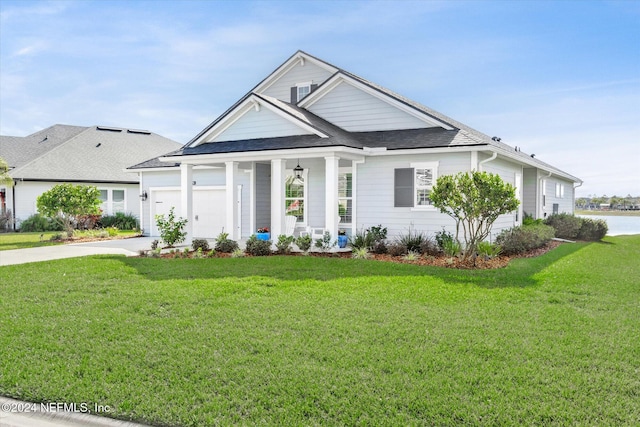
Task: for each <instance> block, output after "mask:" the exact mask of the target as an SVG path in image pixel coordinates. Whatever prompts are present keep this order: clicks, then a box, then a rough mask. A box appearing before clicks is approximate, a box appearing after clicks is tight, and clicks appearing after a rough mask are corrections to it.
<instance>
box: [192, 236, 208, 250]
mask: <svg viewBox="0 0 640 427" xmlns="http://www.w3.org/2000/svg"><path fill="white" fill-rule="evenodd" d="M191 248H192V249H193V250H194V251H197V250H198V249H200V251H201V252H206V251H208V250H209V242H207V239H193V241H192V242H191Z"/></svg>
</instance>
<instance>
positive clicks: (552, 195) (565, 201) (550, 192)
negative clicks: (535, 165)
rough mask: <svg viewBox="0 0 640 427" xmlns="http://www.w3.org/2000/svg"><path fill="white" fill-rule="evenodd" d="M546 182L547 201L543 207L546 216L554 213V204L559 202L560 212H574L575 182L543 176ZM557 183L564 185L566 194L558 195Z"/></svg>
mask: <svg viewBox="0 0 640 427" xmlns="http://www.w3.org/2000/svg"><path fill="white" fill-rule="evenodd" d="M543 179H544V182H545V184H546V186H545V187H546V194H547V196H546V203H545V206H544V208H543V212H544V214H543V215H544V217H545V218H546V217H548V216H549V215H551V214H553V204H554V203H557V204H558V213H568V214H573V209H574V203H573V200H574V199H573V191H574V190H573V183H572V182H571V181H565V180H563V179H560V178H555V177H551V178H543ZM556 184H560V185H563V186H564V196H562V197H556Z"/></svg>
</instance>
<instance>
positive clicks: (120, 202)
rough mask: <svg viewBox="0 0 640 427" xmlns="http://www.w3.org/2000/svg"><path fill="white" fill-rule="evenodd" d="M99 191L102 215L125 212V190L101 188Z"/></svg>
mask: <svg viewBox="0 0 640 427" xmlns="http://www.w3.org/2000/svg"><path fill="white" fill-rule="evenodd" d="M99 191H100V201H101V202H102V203H101V204H100V209H102V215H115V214H116V213H118V212H122V213H124V212H125V211H126V205H125V191H124V190H118V189H104V188H101V189H99Z"/></svg>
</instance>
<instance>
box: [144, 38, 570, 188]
mask: <svg viewBox="0 0 640 427" xmlns="http://www.w3.org/2000/svg"><path fill="white" fill-rule="evenodd" d="M298 54H304V55H307V56H309V57H311V58H314V59H315V60H317V61H320V62H322V63H324V64H326V65H327V66H328V67H329V68H332V69H335V70H337V71H336V72H335V74H334V76H335V75H340V74H341V75H344V76H346V77H348V78H352V79H354V80H356V81H358V82H360V83H361V84H364V85H366V86H368V87H369V88H371V89H373V90H376V91H378V92H380V93H382V94H384V95H386V96H388V97H390V98H392V99H395V100H396V101H398V102H401V103H403V104H405V105H407V106H409V107H411V108H414V109H416V110H417V111H419V112H421V113H423V114H426V115H427V116H431V117H433V118H435V119H437V120H439V121H440V122H443V123H445V124H447V125H449V126H451V127H452V128H454V129H453V130H445V129H442V128H424V129H413V130H395V131H380V132H348V131H346V130H344V129H341V128H339V127H337V126H335V125H333V124H331V123H329V122H327V121H325V120H323V119H321V118H320V117H318V116H315V115H314V114H312V113H310V112H309V111H307V110H305V109H302V108H300V107H298V106H296V105H293V104H289V103H286V102H284V101H281V100H276V101H277V102H276V101H274V100H273V99H269V98H268V97H264V96H262V95H259V94H256V93H254V92H253V90H254V89H256V88H257V87H259V86H260V85H261V84H262V82H264V81H266V80H267V79H268V78H269V77H270V76H271V74H270V75H269V76H268V77H267V78H265V79H264V80H263V81H262V82H261V83H259V84H258V85H257V86H255V87H254V88H253V89H252V90H251V91H249V92H248V93H247V94H246V95H245V96H243V97H242V98H241V99H240V100H239V101H237V102H236V103H235V104H234V105H232V106H231V107H230V108H229V109H228V110H227V111H225V112H224V113H223V114H222V115H220V116H219V117H218V118H216V119H215V120H214V121H213V122H212V123H211V124H209V125H208V126H207V127H206V128H205V129H204V130H202V132H200V133H199V134H198V135H196V136H195V137H194V138H193V139H192V140H191V141H189V143H187V144H186V145H185V146H184V147H183V148H181V149H179V150H177V151H175V152H174V153H170V154H168V155H175V156H181V155H193V154H217V153H220V154H221V153H234V152H244V151H261V150H284V149H293V148H311V147H330V146H346V147H352V148H359V149H362V148H364V147H386V148H387V149H388V150H397V149H416V148H435V147H453V146H478V145H480V146H482V145H485V146H487V149H494V150H496V151H499V152H500V153H501V154H502V155H506V156H508V157H510V158H512V159H515V160H517V161H520V162H523V163H525V164H527V165H530V166H534V167H540V168H543V169H545V170H547V171H552V172H554V173H556V174H559V175H561V176H565V177H567V178H570V179H573V180H574V181H575V182H580V179H579V178H576V177H574V176H572V175H569V174H567V173H566V172H563V171H561V170H559V169H557V168H555V167H554V166H552V165H550V164H548V163H545V162H542V161H540V160H539V159H535V158H532V157H530V156H529V155H527V154H526V153H522V152H520V151H516V150H515V149H514V147H511V146H509V145H507V144H504V143H502V142H501V141H499V140H494V139H492V138H491V137H489V136H488V135H486V134H484V133H482V132H480V131H478V130H476V129H473V128H471V127H469V126H467V125H465V124H463V123H461V122H458V121H457V120H454V119H452V118H451V117H448V116H446V115H444V114H442V113H440V112H438V111H436V110H433V109H431V108H429V107H426V106H424V105H422V104H420V103H418V102H415V101H413V100H411V99H409V98H406V97H404V96H402V95H399V94H397V93H395V92H393V91H391V90H389V89H387V88H384V87H382V86H380V85H377V84H375V83H373V82H370V81H368V80H366V79H364V78H362V77H360V76H357V75H355V74H353V73H350V72H348V71H346V70H343V69H341V68H339V67H336V66H335V65H333V64H330V63H328V62H326V61H323V60H322V59H319V58H317V57H314V56H313V55H309V54H308V53H306V52H303V51H301V50H299V51H297V52H296V53H294V55H293V56H291V57H290V58H289V59H287V61H285V62H284V63H283V65H284V64H286V63H287V62H288V61H289V60H290V59H291V58H293V57H295V56H296V55H298ZM272 74H273V73H272ZM329 80H331V78H330V79H328V80H327V81H329ZM325 83H326V82H325ZM323 84H324V83H323ZM321 87H322V85H320V86H319V87H318V88H317V89H316V90H319V89H320V88H321ZM252 94H253V95H256V96H259V97H261V98H263V99H265V100H267V101H269V102H271V103H272V104H273V105H276V106H277V107H278V108H281V109H282V110H283V111H285V112H287V113H288V114H291V115H292V116H297V117H299V116H300V115H302V116H304V118H305V119H306V121H307V122H308V123H310V124H312V125H313V126H314V127H315V128H317V129H320V130H322V132H324V133H325V134H327V135H329V138H321V137H318V136H315V135H300V136H287V137H280V138H264V139H252V140H242V141H227V142H216V143H204V144H201V145H198V146H196V147H193V148H191V147H189V146H190V145H191V144H192V143H194V142H196V141H197V140H198V139H199V138H200V137H202V136H203V135H204V134H205V133H206V132H208V131H209V130H210V129H211V128H212V127H214V126H215V125H216V124H217V123H219V122H220V121H221V120H223V119H224V118H225V117H226V116H227V115H228V114H229V113H231V112H232V111H233V110H234V109H235V108H236V107H237V106H238V105H240V104H241V103H242V102H243V101H245V100H246V99H247V98H248V97H250V96H251V95H252ZM294 112H295V113H296V114H292V113H294ZM148 164H162V162H159V161H158V160H157V159H153V162H152V163H148ZM171 165H173V164H171ZM137 166H138V167H144V166H142V164H141V165H137ZM146 167H151V166H146Z"/></svg>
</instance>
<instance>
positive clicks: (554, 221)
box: [544, 213, 582, 239]
mask: <svg viewBox="0 0 640 427" xmlns="http://www.w3.org/2000/svg"><path fill="white" fill-rule="evenodd" d="M544 223H545V224H546V225H550V226H551V227H553V228H554V229H555V231H556V237H559V238H561V239H576V238H577V237H578V233H580V226H581V225H582V221H581V218H578V217H577V216H574V215H571V214H568V213H561V214H555V215H551V216H550V217H548V218H547V219H545V221H544Z"/></svg>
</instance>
